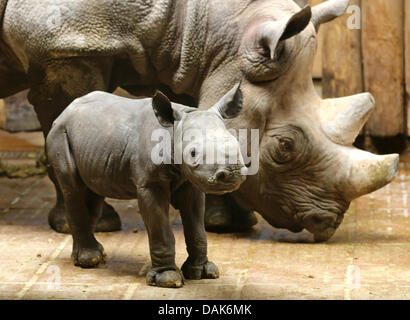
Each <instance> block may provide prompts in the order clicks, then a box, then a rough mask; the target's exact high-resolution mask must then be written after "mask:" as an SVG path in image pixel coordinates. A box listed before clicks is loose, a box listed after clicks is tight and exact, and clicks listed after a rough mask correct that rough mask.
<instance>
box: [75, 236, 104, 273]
mask: <svg viewBox="0 0 410 320" xmlns="http://www.w3.org/2000/svg"><path fill="white" fill-rule="evenodd" d="M72 259H73V260H74V265H75V266H79V267H82V268H95V267H98V265H100V264H105V263H106V262H107V254H106V253H105V251H104V248H103V246H102V245H101V244H100V243H98V242H97V245H96V247H95V248H78V249H75V250H73V253H72Z"/></svg>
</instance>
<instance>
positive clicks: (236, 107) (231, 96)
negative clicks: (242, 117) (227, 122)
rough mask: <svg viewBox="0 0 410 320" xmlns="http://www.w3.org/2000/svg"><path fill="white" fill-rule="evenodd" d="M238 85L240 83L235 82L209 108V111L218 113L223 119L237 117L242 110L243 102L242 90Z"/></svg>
mask: <svg viewBox="0 0 410 320" xmlns="http://www.w3.org/2000/svg"><path fill="white" fill-rule="evenodd" d="M239 87H240V83H237V84H236V85H235V86H234V87H233V88H232V89H231V90H229V91H228V93H226V94H225V95H224V96H223V97H222V99H221V100H219V101H218V102H217V103H216V104H215V105H214V106H213V107H212V108H211V111H213V112H215V113H217V114H219V115H220V116H221V117H222V118H223V119H233V118H235V117H237V116H238V115H239V113H240V112H241V110H242V103H243V101H242V91H241V89H239Z"/></svg>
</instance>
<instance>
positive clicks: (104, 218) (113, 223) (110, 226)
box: [95, 202, 121, 232]
mask: <svg viewBox="0 0 410 320" xmlns="http://www.w3.org/2000/svg"><path fill="white" fill-rule="evenodd" d="M118 230H121V219H120V217H119V215H118V213H117V212H116V211H115V209H114V208H113V207H112V206H111V205H109V204H108V203H106V202H104V207H103V212H102V215H101V218H100V220H99V221H98V223H97V226H96V228H95V232H112V231H118Z"/></svg>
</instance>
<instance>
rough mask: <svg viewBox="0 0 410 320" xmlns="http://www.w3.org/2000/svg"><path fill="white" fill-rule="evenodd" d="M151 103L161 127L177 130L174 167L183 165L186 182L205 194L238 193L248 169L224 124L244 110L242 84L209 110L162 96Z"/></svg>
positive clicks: (157, 96) (182, 169) (155, 97)
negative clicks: (175, 101)
mask: <svg viewBox="0 0 410 320" xmlns="http://www.w3.org/2000/svg"><path fill="white" fill-rule="evenodd" d="M152 101H153V102H152V106H153V109H154V113H155V115H156V117H157V118H158V120H159V122H160V124H161V125H162V126H165V127H170V126H173V127H174V143H173V145H174V148H173V149H174V150H173V163H175V164H180V165H181V172H182V173H183V174H184V175H185V176H186V178H188V179H189V180H190V181H191V182H192V183H193V184H194V185H195V186H196V187H197V188H198V189H200V190H201V191H202V192H204V193H214V194H223V193H227V192H232V191H234V190H236V189H238V188H239V186H240V185H241V183H242V182H243V181H245V176H246V173H247V170H248V169H247V168H246V166H245V164H244V161H243V158H242V155H241V150H240V145H239V143H238V140H237V139H236V138H235V137H234V136H233V135H232V134H231V133H230V132H229V131H228V130H227V129H226V127H225V124H224V121H223V120H224V119H232V118H235V117H236V116H238V114H239V113H240V111H241V109H242V92H241V90H240V89H239V84H237V85H235V86H234V87H233V88H232V89H231V90H230V91H229V92H228V93H227V94H225V96H224V97H222V99H221V100H219V101H218V102H217V103H216V104H215V105H214V106H213V107H212V108H210V109H208V110H199V109H197V108H191V107H187V106H183V105H179V104H175V103H171V102H170V101H169V100H168V98H167V97H166V96H164V95H163V94H162V93H160V92H157V93H156V94H155V96H154V98H153V100H152Z"/></svg>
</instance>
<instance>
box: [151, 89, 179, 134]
mask: <svg viewBox="0 0 410 320" xmlns="http://www.w3.org/2000/svg"><path fill="white" fill-rule="evenodd" d="M152 108H153V109H154V113H155V116H156V117H157V119H158V121H159V123H160V124H161V125H162V126H163V127H172V126H173V125H174V121H175V117H174V110H173V109H172V104H171V101H169V99H168V98H167V97H166V95H164V94H163V93H162V92H160V91H156V92H155V95H154V97H153V98H152Z"/></svg>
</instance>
